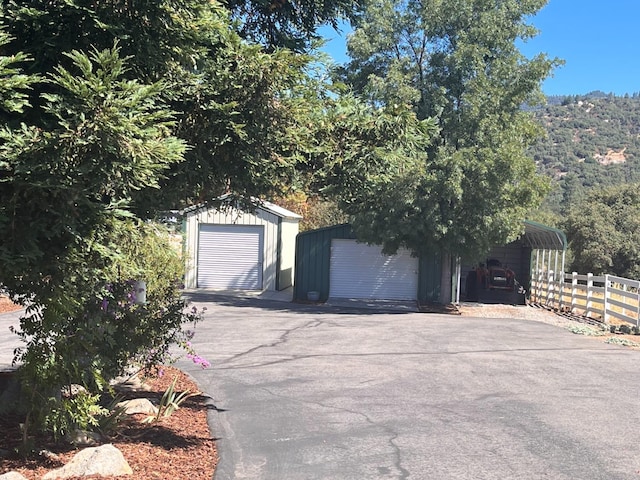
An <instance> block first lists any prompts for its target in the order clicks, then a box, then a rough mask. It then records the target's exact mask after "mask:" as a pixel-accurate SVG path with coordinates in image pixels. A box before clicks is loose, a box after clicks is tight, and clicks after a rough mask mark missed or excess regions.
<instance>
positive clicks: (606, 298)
mask: <svg viewBox="0 0 640 480" xmlns="http://www.w3.org/2000/svg"><path fill="white" fill-rule="evenodd" d="M609 295H611V289H610V288H609V274H608V273H607V274H605V276H604V304H603V306H602V310H603V312H602V319H603V320H604V323H605V324H607V323H609V314H608V313H607V310H608V309H609Z"/></svg>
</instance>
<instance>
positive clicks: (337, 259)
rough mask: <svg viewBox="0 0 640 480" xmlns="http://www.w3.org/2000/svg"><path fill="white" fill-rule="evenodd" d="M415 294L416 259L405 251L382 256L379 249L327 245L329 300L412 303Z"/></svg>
mask: <svg viewBox="0 0 640 480" xmlns="http://www.w3.org/2000/svg"><path fill="white" fill-rule="evenodd" d="M417 294H418V259H417V258H416V257H412V256H411V252H409V251H408V250H400V251H398V253H397V254H396V255H383V254H382V249H381V247H379V246H373V245H367V244H363V243H357V242H356V241H355V240H347V239H334V240H333V241H332V242H331V256H330V287H329V297H335V298H369V299H394V300H415V299H416V298H417Z"/></svg>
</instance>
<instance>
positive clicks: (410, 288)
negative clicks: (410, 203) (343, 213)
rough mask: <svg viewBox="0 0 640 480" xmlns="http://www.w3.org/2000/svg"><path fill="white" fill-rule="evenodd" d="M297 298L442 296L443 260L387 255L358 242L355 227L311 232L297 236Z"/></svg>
mask: <svg viewBox="0 0 640 480" xmlns="http://www.w3.org/2000/svg"><path fill="white" fill-rule="evenodd" d="M294 270H295V281H294V287H293V298H294V300H307V299H310V298H315V297H317V298H318V299H319V300H320V301H326V300H327V299H328V298H329V297H331V298H368V299H381V300H387V299H389V300H417V301H419V302H421V303H425V302H436V301H438V298H439V295H440V272H441V266H440V257H439V256H438V255H435V254H434V255H432V256H429V257H420V258H416V257H414V256H412V255H411V253H410V252H409V251H407V250H400V251H399V252H398V254H397V255H391V256H389V255H383V254H382V251H381V247H379V246H376V245H367V244H366V243H359V242H357V241H356V237H355V235H354V233H353V231H352V229H351V226H350V225H347V224H343V225H336V226H333V227H327V228H321V229H318V230H311V231H308V232H303V233H300V234H298V236H297V238H296V260H295V269H294Z"/></svg>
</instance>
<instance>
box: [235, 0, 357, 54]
mask: <svg viewBox="0 0 640 480" xmlns="http://www.w3.org/2000/svg"><path fill="white" fill-rule="evenodd" d="M359 3H360V2H359V1H358V0H330V1H317V0H294V1H282V0H274V1H264V0H231V1H230V2H228V3H227V6H228V8H229V9H230V10H231V12H232V13H233V18H234V19H235V20H236V21H237V24H238V25H239V27H238V31H239V33H240V35H241V36H242V37H243V38H246V39H248V40H251V41H253V42H256V43H260V44H262V45H264V46H265V47H267V49H268V50H270V51H273V50H274V49H276V48H282V47H284V48H289V49H291V50H294V51H305V50H308V49H309V48H312V45H313V43H314V41H317V40H319V38H320V37H319V36H318V35H317V33H316V29H317V27H318V26H321V25H331V26H332V27H334V28H338V20H340V19H348V18H352V17H353V15H354V14H355V12H356V11H357V9H358V8H359Z"/></svg>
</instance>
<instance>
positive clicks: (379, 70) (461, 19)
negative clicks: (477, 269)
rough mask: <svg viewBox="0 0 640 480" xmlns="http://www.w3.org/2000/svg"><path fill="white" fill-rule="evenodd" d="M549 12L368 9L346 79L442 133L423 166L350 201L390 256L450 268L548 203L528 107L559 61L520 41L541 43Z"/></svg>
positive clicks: (356, 221) (460, 4) (496, 5)
mask: <svg viewBox="0 0 640 480" xmlns="http://www.w3.org/2000/svg"><path fill="white" fill-rule="evenodd" d="M544 3H545V2H544V1H542V0H527V1H516V0H506V1H501V2H486V1H480V0H437V1H436V0H427V1H413V0H409V1H406V2H404V1H403V2H400V1H394V0H382V1H372V2H369V3H367V5H366V6H365V11H364V13H363V14H362V15H361V16H359V17H358V18H357V20H356V22H355V31H354V33H353V35H352V36H351V38H350V39H349V42H348V50H349V55H350V57H351V61H350V62H349V64H347V65H346V66H345V67H344V68H342V69H340V70H339V71H338V72H337V73H338V76H339V78H341V79H342V80H343V81H344V82H346V83H347V84H348V85H349V86H350V87H351V88H352V89H353V90H354V91H355V92H356V93H357V94H358V95H359V96H360V97H361V98H363V99H365V100H366V101H368V102H369V103H370V104H371V105H374V106H380V105H385V106H387V107H394V106H396V107H397V106H402V105H409V106H410V107H411V108H413V110H414V111H415V112H416V115H417V117H418V118H419V119H433V120H434V121H435V122H436V124H437V125H438V127H439V133H438V135H436V137H435V138H434V141H433V142H430V145H429V146H428V147H427V148H425V149H424V150H423V153H424V156H423V164H422V165H420V166H419V167H417V168H416V169H414V170H411V171H409V172H408V173H406V172H405V174H404V175H400V176H399V177H398V178H395V179H393V181H390V182H387V183H386V184H381V185H380V188H378V189H376V190H375V191H373V190H368V191H364V192H360V193H359V194H358V195H359V198H357V199H353V194H352V195H351V197H350V198H351V199H347V201H343V208H344V210H345V211H346V212H347V213H349V214H351V215H352V216H353V225H354V229H355V231H356V232H357V233H358V235H359V236H360V237H361V238H364V239H366V240H367V241H370V242H374V243H382V244H383V245H384V246H385V248H386V249H387V250H388V251H394V250H395V249H396V248H397V247H398V246H405V247H407V248H409V249H411V250H413V251H414V252H416V253H421V252H424V251H431V252H433V251H439V252H441V253H442V258H443V259H444V260H445V263H448V260H447V259H448V258H450V256H451V255H456V256H467V257H473V256H474V255H477V254H479V253H482V252H484V251H486V250H488V249H489V248H490V246H492V245H494V244H497V243H504V242H506V241H508V240H510V239H513V238H514V237H515V236H517V235H518V234H519V233H520V232H521V230H522V228H523V227H522V220H523V219H524V217H525V214H526V212H527V211H529V210H530V209H532V208H534V207H536V206H537V205H538V204H539V203H540V201H541V199H542V197H543V195H544V193H545V181H544V180H543V179H542V178H541V177H540V176H538V175H536V173H535V165H534V164H533V162H532V161H531V159H530V158H529V157H528V156H527V154H526V148H527V146H529V145H530V144H531V143H532V142H533V140H534V139H535V138H536V137H537V135H539V134H540V128H539V127H538V126H537V125H536V124H535V123H534V121H533V119H532V118H531V115H530V114H529V113H526V112H524V111H522V110H521V106H522V105H523V104H525V103H526V104H529V105H534V104H536V102H537V101H539V100H540V98H541V96H540V82H541V81H542V80H543V79H544V78H545V77H546V76H547V75H548V74H549V72H550V70H551V68H552V67H553V66H554V65H555V64H556V63H557V62H556V61H554V60H549V59H547V58H546V57H545V56H544V55H539V56H537V57H535V58H533V59H526V58H525V57H524V56H523V55H522V54H521V53H520V52H519V51H518V49H517V47H516V46H515V42H516V40H518V39H524V40H526V39H527V38H530V37H531V36H533V35H534V33H535V30H534V29H533V28H532V27H530V26H528V25H527V24H526V23H525V20H526V18H527V17H528V16H530V15H533V14H535V13H536V12H537V11H538V9H540V8H541V7H542V6H543V5H544ZM372 205H375V207H376V208H370V207H371V206H372ZM443 272H444V274H446V272H447V270H446V269H443ZM446 284H448V280H447V281H444V277H443V285H446ZM447 293H448V292H446V290H445V291H444V292H443V295H442V299H443V300H446V297H447Z"/></svg>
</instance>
